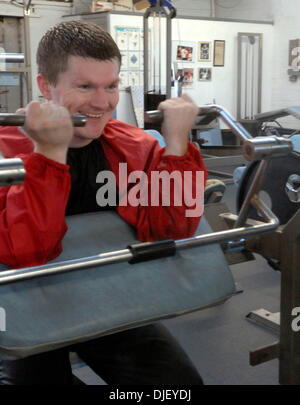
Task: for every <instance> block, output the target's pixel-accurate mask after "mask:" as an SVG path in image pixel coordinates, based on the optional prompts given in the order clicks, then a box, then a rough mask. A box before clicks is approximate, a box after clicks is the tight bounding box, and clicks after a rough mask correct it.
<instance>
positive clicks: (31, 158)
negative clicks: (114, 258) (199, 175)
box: [0, 119, 207, 268]
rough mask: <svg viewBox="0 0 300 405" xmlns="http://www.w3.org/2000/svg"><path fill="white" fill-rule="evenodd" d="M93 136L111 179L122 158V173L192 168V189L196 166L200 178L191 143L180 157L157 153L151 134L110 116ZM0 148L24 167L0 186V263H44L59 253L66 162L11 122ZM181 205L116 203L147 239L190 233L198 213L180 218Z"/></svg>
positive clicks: (64, 228)
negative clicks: (18, 181)
mask: <svg viewBox="0 0 300 405" xmlns="http://www.w3.org/2000/svg"><path fill="white" fill-rule="evenodd" d="M99 140H100V141H101V142H102V147H103V150H104V153H105V157H106V159H107V165H108V167H109V169H110V170H111V171H113V173H114V174H115V176H116V179H117V183H118V175H119V163H120V162H123V163H127V170H128V174H129V173H130V172H132V171H134V170H141V171H144V172H147V173H150V172H151V171H152V170H158V171H161V170H167V171H168V172H172V171H174V170H179V171H180V172H181V173H183V171H184V170H186V171H192V172H193V180H192V183H193V184H192V187H193V189H195V181H196V178H195V175H194V174H195V172H196V171H197V170H198V171H203V172H204V178H205V180H206V177H207V172H206V170H205V167H204V164H203V161H202V158H201V155H200V153H199V151H198V150H197V148H196V147H195V146H194V145H192V144H191V143H190V144H189V147H188V151H187V153H186V154H185V155H184V156H180V157H178V156H163V153H164V149H163V148H161V147H160V146H159V145H158V143H157V141H156V140H155V139H154V138H153V137H152V136H150V135H149V134H147V133H145V132H144V131H142V130H141V129H138V128H135V127H133V126H131V125H128V124H125V123H122V122H120V121H117V120H114V119H111V120H110V121H109V122H108V124H107V125H106V127H105V129H104V131H103V134H102V136H101V137H100V138H99ZM0 150H1V151H2V153H3V155H4V156H5V157H6V158H11V157H20V158H21V159H22V160H23V162H24V166H25V169H26V176H25V181H24V184H22V185H13V186H9V187H0V262H1V263H4V264H6V265H8V266H10V267H14V268H17V267H25V266H33V265H40V264H44V263H46V262H47V261H49V260H51V259H53V258H54V257H56V256H58V255H59V254H60V253H61V250H62V245H61V241H62V239H63V237H64V235H65V232H66V231H67V226H66V223H65V208H66V205H67V201H68V196H69V192H70V184H71V182H70V174H69V166H68V165H64V164H60V163H58V162H55V161H53V160H51V159H48V158H46V157H44V156H43V155H40V154H38V153H34V152H33V143H32V141H31V140H30V139H29V138H27V137H25V136H24V135H23V134H22V133H21V132H20V131H19V130H18V129H17V128H16V127H0ZM187 208H191V207H186V206H185V205H182V206H169V207H162V206H157V207H154V206H147V207H141V206H137V207H133V206H122V207H120V206H119V207H118V208H117V211H118V214H119V215H120V216H121V217H122V218H123V219H124V220H125V221H126V222H128V223H129V224H131V225H132V226H134V227H135V228H136V230H137V237H138V239H140V240H142V241H151V240H159V239H167V238H173V239H179V238H185V237H190V236H192V235H193V234H194V232H195V230H196V228H197V226H198V223H199V220H200V217H199V216H198V217H190V218H186V217H185V210H186V209H187ZM100 215H101V214H100ZM120 248H121V247H120Z"/></svg>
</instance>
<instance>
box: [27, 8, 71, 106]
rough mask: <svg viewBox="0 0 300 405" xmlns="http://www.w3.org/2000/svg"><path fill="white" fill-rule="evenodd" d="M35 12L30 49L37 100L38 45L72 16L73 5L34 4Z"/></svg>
mask: <svg viewBox="0 0 300 405" xmlns="http://www.w3.org/2000/svg"><path fill="white" fill-rule="evenodd" d="M34 4H35V6H34V10H33V11H34V12H32V13H31V14H30V47H31V72H32V95H33V99H34V100H37V99H38V98H39V96H40V92H39V89H38V87H37V83H36V76H37V65H36V51H37V47H38V43H39V41H40V39H41V38H42V36H43V35H44V33H45V32H46V31H47V30H48V29H49V28H50V27H52V26H53V25H55V24H58V23H59V22H61V21H62V18H61V17H62V16H63V15H65V14H70V12H71V4H70V3H60V2H45V1H39V2H34Z"/></svg>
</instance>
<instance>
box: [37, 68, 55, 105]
mask: <svg viewBox="0 0 300 405" xmlns="http://www.w3.org/2000/svg"><path fill="white" fill-rule="evenodd" d="M36 79H37V84H38V86H39V89H40V92H41V93H42V96H43V97H44V98H45V99H46V100H51V90H50V83H49V81H48V80H47V79H46V78H45V76H43V75H41V74H38V75H37V78H36Z"/></svg>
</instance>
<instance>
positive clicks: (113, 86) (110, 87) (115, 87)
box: [108, 83, 118, 90]
mask: <svg viewBox="0 0 300 405" xmlns="http://www.w3.org/2000/svg"><path fill="white" fill-rule="evenodd" d="M117 88H118V84H117V83H114V84H111V85H110V86H108V90H115V89H117Z"/></svg>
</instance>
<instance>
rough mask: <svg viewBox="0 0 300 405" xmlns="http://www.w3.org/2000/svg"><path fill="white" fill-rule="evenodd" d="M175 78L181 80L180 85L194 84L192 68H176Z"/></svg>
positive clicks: (187, 86) (189, 85)
mask: <svg viewBox="0 0 300 405" xmlns="http://www.w3.org/2000/svg"><path fill="white" fill-rule="evenodd" d="M175 79H176V80H178V81H180V82H182V87H185V88H189V89H190V88H192V87H193V85H194V68H181V69H176V71H175Z"/></svg>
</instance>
